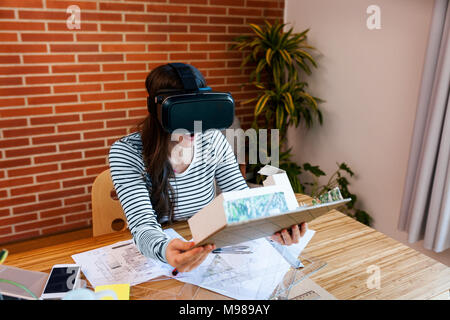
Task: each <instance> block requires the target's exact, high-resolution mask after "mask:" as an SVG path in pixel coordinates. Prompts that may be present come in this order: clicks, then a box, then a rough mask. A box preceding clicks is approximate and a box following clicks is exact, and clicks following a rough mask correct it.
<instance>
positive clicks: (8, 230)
mask: <svg viewBox="0 0 450 320" xmlns="http://www.w3.org/2000/svg"><path fill="white" fill-rule="evenodd" d="M9 233H12V228H11V227H1V228H0V234H1V235H7V234H9Z"/></svg>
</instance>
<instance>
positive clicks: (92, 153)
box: [84, 147, 110, 158]
mask: <svg viewBox="0 0 450 320" xmlns="http://www.w3.org/2000/svg"><path fill="white" fill-rule="evenodd" d="M109 149H110V147H107V148H102V149H95V150H86V151H84V157H85V158H94V157H107V156H108V154H109Z"/></svg>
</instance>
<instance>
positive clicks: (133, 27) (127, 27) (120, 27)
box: [100, 23, 145, 32]
mask: <svg viewBox="0 0 450 320" xmlns="http://www.w3.org/2000/svg"><path fill="white" fill-rule="evenodd" d="M100 30H101V31H106V32H108V31H113V32H137V31H140V32H144V31H145V25H143V24H122V23H114V24H109V23H108V24H101V25H100Z"/></svg>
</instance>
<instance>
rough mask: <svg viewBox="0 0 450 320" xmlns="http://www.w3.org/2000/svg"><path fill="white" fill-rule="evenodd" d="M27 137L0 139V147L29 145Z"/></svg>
mask: <svg viewBox="0 0 450 320" xmlns="http://www.w3.org/2000/svg"><path fill="white" fill-rule="evenodd" d="M29 144H30V142H29V139H28V138H20V139H1V140H0V148H11V147H20V146H26V145H29Z"/></svg>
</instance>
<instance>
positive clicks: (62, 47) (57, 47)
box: [50, 43, 98, 52]
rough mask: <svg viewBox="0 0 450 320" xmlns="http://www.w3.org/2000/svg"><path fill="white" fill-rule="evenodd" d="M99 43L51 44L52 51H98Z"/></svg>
mask: <svg viewBox="0 0 450 320" xmlns="http://www.w3.org/2000/svg"><path fill="white" fill-rule="evenodd" d="M97 51H98V44H78V43H74V44H50V52H97Z"/></svg>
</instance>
